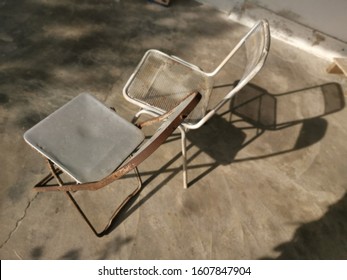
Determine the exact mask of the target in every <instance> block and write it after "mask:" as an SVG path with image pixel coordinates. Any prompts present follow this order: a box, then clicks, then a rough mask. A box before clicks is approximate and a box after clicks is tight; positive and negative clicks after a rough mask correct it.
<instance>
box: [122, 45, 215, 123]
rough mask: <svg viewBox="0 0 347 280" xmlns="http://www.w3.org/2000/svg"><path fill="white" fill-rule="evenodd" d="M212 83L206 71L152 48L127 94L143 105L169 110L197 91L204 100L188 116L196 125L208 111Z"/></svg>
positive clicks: (188, 120) (190, 121)
mask: <svg viewBox="0 0 347 280" xmlns="http://www.w3.org/2000/svg"><path fill="white" fill-rule="evenodd" d="M212 86H213V81H212V79H211V78H210V77H208V76H207V75H206V74H204V73H203V72H201V71H198V70H195V69H194V68H192V67H189V66H187V65H185V64H182V63H180V62H178V61H176V60H175V59H174V58H172V57H170V56H168V55H165V54H163V53H161V52H159V51H153V50H152V51H149V52H148V53H147V55H146V56H145V58H144V59H143V61H142V62H141V63H140V65H139V67H138V69H137V71H136V72H135V74H134V77H133V80H132V82H131V83H130V86H129V88H128V89H127V92H126V93H127V95H128V96H129V97H130V98H132V99H134V100H137V101H138V102H141V103H142V104H145V105H147V106H150V107H155V108H157V109H159V110H160V111H162V112H163V111H164V112H167V111H169V110H171V109H173V108H174V107H176V106H177V105H178V104H179V103H180V101H182V99H183V98H184V97H185V96H187V95H188V94H189V93H191V92H194V91H198V92H200V94H201V95H202V99H201V101H200V103H199V104H198V105H197V107H196V108H195V109H194V111H193V112H192V113H191V114H190V115H189V116H188V117H187V119H186V122H188V123H191V124H194V123H197V122H198V121H199V120H200V119H201V118H202V117H203V116H204V115H205V113H206V109H207V106H208V101H209V97H210V93H211V90H212Z"/></svg>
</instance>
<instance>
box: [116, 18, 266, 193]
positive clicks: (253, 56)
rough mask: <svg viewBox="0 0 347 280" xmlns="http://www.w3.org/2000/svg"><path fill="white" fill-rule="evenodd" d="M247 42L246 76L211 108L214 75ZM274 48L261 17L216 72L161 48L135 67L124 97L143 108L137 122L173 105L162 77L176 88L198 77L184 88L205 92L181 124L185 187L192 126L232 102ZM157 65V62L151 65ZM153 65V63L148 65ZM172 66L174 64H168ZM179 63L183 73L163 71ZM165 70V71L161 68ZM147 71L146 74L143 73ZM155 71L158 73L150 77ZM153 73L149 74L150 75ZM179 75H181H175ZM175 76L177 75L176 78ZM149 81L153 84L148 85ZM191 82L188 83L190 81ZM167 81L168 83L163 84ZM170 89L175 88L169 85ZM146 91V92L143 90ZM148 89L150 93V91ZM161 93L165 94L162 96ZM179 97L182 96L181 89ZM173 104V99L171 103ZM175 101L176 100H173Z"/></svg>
mask: <svg viewBox="0 0 347 280" xmlns="http://www.w3.org/2000/svg"><path fill="white" fill-rule="evenodd" d="M246 44H250V48H251V49H250V52H249V53H247V56H248V57H247V60H248V64H247V65H246V67H245V70H244V73H243V76H242V78H241V79H240V80H239V82H238V83H237V85H236V86H235V87H234V88H233V89H232V90H231V91H230V92H228V93H227V94H226V95H225V96H224V98H223V99H222V100H220V101H219V103H217V105H215V106H214V107H213V108H212V109H210V110H209V111H207V105H208V101H209V97H210V93H211V91H212V88H213V83H214V78H215V77H216V75H217V74H218V73H220V71H221V70H222V69H223V68H224V66H225V65H226V63H227V62H228V61H229V60H230V59H231V58H232V57H233V56H234V55H235V54H236V53H237V52H238V51H239V50H240V49H241V48H242V47H243V46H245V45H246ZM269 49H270V28H269V24H268V22H267V20H261V21H259V22H258V23H256V24H255V25H254V26H253V27H252V28H251V29H250V31H249V32H248V33H247V34H246V35H245V36H244V37H243V38H242V39H241V40H240V41H239V42H238V44H237V45H236V46H235V47H234V48H233V49H232V51H231V52H230V53H229V54H228V55H227V56H226V57H225V59H224V60H223V61H222V62H221V63H220V64H219V65H218V66H217V67H216V68H215V70H214V71H212V72H209V73H207V72H204V71H202V70H201V69H200V68H199V67H197V66H196V65H193V64H190V63H188V62H186V61H184V60H182V59H180V58H178V57H175V56H170V55H167V54H165V53H162V52H160V51H157V50H149V51H147V52H146V54H145V55H144V57H143V58H142V60H141V61H140V63H139V65H138V66H137V68H136V69H135V71H134V73H133V74H132V75H131V76H130V78H129V80H128V81H127V83H126V85H125V86H124V88H123V96H124V97H125V99H126V100H128V101H129V102H131V103H133V104H135V105H137V106H139V107H140V108H141V109H140V110H139V111H138V112H137V113H136V115H135V116H134V118H133V122H135V121H137V119H138V118H139V117H140V115H142V114H148V115H151V116H158V115H160V114H162V113H164V112H165V111H167V110H168V109H169V108H170V106H169V105H168V104H164V101H162V99H165V98H166V99H169V98H173V97H172V96H170V95H169V94H168V92H165V91H166V89H165V81H163V80H161V81H160V82H158V83H157V84H156V81H157V80H160V79H163V78H162V77H164V76H165V78H166V79H168V80H169V79H172V80H173V81H172V86H173V87H176V84H180V83H184V82H185V81H183V80H185V79H186V78H185V77H186V76H189V75H192V76H194V77H193V78H192V79H191V80H192V81H190V84H189V85H188V86H182V88H179V90H181V91H182V92H184V90H183V89H184V88H189V89H191V90H192V89H194V90H197V91H199V92H200V93H201V94H202V100H201V102H200V104H199V106H198V107H197V108H195V109H194V111H193V113H191V115H190V117H189V116H188V118H187V119H186V120H185V121H184V122H183V123H182V125H180V126H179V129H180V132H181V144H182V158H183V164H182V167H183V186H184V188H187V186H188V183H187V158H186V132H187V131H188V130H190V129H198V128H200V127H201V126H202V125H203V124H205V123H206V122H207V121H208V120H209V119H210V118H211V117H212V116H213V115H214V114H215V113H216V112H217V111H218V110H219V109H220V108H221V107H222V106H223V105H224V104H225V103H226V102H228V101H230V100H231V99H232V97H233V96H234V95H235V94H236V93H237V92H238V91H239V90H241V89H242V88H243V87H244V86H245V85H246V84H247V83H248V82H249V81H250V80H251V79H252V78H253V77H254V76H255V75H256V74H257V73H258V72H259V71H260V70H261V68H262V67H263V65H264V63H265V60H266V58H267V55H268V53H269ZM152 56H153V57H154V56H158V57H159V58H158V60H159V59H160V60H162V63H161V65H159V66H158V69H157V71H156V72H155V71H154V70H153V69H151V67H152V68H153V67H154V66H153V65H155V63H154V62H151V61H150V60H154V58H152ZM150 64H153V65H150ZM148 65H149V66H148ZM167 65H171V66H167ZM178 65H180V66H181V68H179V70H175V71H181V72H182V73H183V74H182V75H181V76H179V78H177V79H176V80H175V78H176V77H178V74H177V73H174V70H170V69H169V70H168V71H172V73H170V72H169V74H166V75H165V73H164V74H162V73H161V71H162V72H164V71H165V67H171V69H174V68H177V67H178ZM161 69H164V70H161ZM141 71H142V72H144V73H145V75H144V74H142V73H141ZM151 72H153V73H154V74H153V75H152V76H150V74H151ZM148 73H149V74H148ZM176 74H177V76H175V75H176ZM146 75H148V76H149V77H150V78H149V79H150V80H149V81H145V79H146ZM172 77H173V78H172ZM146 83H148V84H149V85H146ZM187 83H188V82H187ZM163 84H164V86H163ZM166 88H167V90H169V89H170V88H171V87H169V86H166ZM142 91H143V92H142ZM146 91H147V92H146ZM159 95H162V96H161V97H160V98H159ZM178 96H180V94H179V92H178ZM168 103H170V101H169V102H168ZM171 103H172V104H175V102H172V101H171Z"/></svg>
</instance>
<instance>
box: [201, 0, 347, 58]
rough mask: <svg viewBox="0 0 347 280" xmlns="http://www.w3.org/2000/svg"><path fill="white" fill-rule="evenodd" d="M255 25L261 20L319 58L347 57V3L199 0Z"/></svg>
mask: <svg viewBox="0 0 347 280" xmlns="http://www.w3.org/2000/svg"><path fill="white" fill-rule="evenodd" d="M198 1H200V2H203V3H207V4H210V5H213V6H215V7H216V8H218V9H219V10H222V11H224V12H226V13H227V14H228V15H229V18H230V19H231V20H234V21H238V22H240V23H242V24H244V25H247V26H251V25H253V24H254V22H255V21H257V20H259V19H260V18H267V19H268V20H269V22H270V26H271V33H272V35H273V36H274V37H276V38H279V39H282V40H284V41H286V42H288V43H290V44H293V45H295V46H297V47H299V48H302V49H305V50H307V51H309V52H311V53H313V54H315V55H317V56H320V57H323V58H327V59H332V58H333V57H341V56H343V57H345V56H347V31H346V29H347V16H346V12H347V0H290V1H288V0H198Z"/></svg>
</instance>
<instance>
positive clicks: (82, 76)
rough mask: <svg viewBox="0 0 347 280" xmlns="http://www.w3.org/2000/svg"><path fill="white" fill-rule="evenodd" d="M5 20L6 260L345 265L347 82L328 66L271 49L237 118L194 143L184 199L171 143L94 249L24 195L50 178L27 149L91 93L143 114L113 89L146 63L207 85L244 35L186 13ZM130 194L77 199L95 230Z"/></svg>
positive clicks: (1, 215)
mask: <svg viewBox="0 0 347 280" xmlns="http://www.w3.org/2000/svg"><path fill="white" fill-rule="evenodd" d="M0 6H1V9H0V26H1V27H0V134H1V137H0V141H1V142H0V150H1V169H0V182H1V188H0V199H1V211H0V221H1V229H0V257H1V259H346V258H347V219H346V217H347V183H346V182H347V180H346V178H347V173H346V170H347V161H346V158H347V147H346V144H345V139H347V123H346V119H347V111H346V109H345V108H344V106H345V102H344V96H345V94H344V93H346V87H347V82H346V79H345V78H344V77H343V76H339V75H331V74H327V73H326V71H325V69H326V67H327V66H328V65H329V62H328V61H325V60H322V59H319V58H317V57H314V56H311V55H310V54H308V53H305V52H302V51H300V50H298V49H295V48H293V47H290V46H287V45H286V44H285V43H283V42H279V41H276V40H272V45H271V51H270V54H269V56H268V60H267V62H266V64H265V67H264V68H263V70H262V71H261V73H260V74H259V75H258V76H256V78H254V80H252V83H251V84H250V85H248V86H247V87H246V88H245V89H244V90H243V92H242V93H243V94H242V95H239V96H238V97H237V98H236V99H235V102H234V105H235V104H236V105H240V104H245V105H243V106H239V107H237V109H235V108H234V110H233V111H234V113H233V114H231V113H230V106H229V105H228V106H226V107H225V108H223V109H222V110H221V111H220V113H219V115H217V116H215V117H214V118H213V119H211V121H210V122H209V123H208V124H207V125H205V126H204V127H203V128H201V129H199V130H196V131H191V132H190V133H189V134H188V140H189V141H188V158H189V177H190V187H189V189H187V190H184V189H183V188H182V175H181V159H180V141H179V138H178V134H177V133H175V135H174V137H172V138H170V141H168V142H167V143H165V144H164V145H163V146H162V147H160V149H159V150H158V151H157V152H156V153H155V154H154V155H153V156H152V157H150V158H149V159H148V160H146V161H145V162H144V163H143V164H142V165H140V172H141V173H142V174H143V180H144V184H145V188H144V189H143V191H142V192H141V193H140V195H139V196H138V197H137V198H136V199H135V200H134V201H133V202H132V204H131V206H130V207H128V208H127V209H126V211H124V212H123V213H122V215H121V219H120V221H119V222H118V223H117V224H115V225H114V226H113V228H112V230H111V231H110V233H109V234H108V235H106V236H104V237H102V238H96V237H95V236H94V235H93V233H92V232H91V231H90V230H89V228H88V226H87V225H86V224H85V223H84V221H83V220H82V219H81V218H80V217H79V215H78V213H77V212H76V210H75V209H74V208H73V206H72V205H71V203H70V202H69V201H68V200H67V199H66V198H65V196H64V194H62V193H43V194H36V193H35V192H33V191H32V186H33V185H34V184H35V183H36V182H37V181H38V180H39V179H40V178H41V177H42V176H43V175H45V174H46V172H47V170H46V166H45V165H44V162H43V161H42V160H41V158H40V156H39V155H38V154H37V153H35V152H34V151H33V150H32V149H31V148H30V147H29V146H28V145H27V144H26V143H25V142H24V140H23V138H22V135H23V133H24V132H25V131H26V130H27V129H29V128H30V127H32V126H33V125H34V124H36V123H37V122H38V121H40V120H41V119H43V118H44V117H46V116H47V115H49V114H50V113H51V112H53V111H54V110H56V109H57V108H59V107H60V106H61V105H62V104H64V103H66V102H67V101H69V100H70V99H72V98H73V97H74V96H76V95H78V94H79V93H80V92H85V91H87V92H90V93H92V94H93V95H94V96H96V97H97V98H98V99H100V100H101V101H103V102H104V103H105V104H107V105H108V106H113V107H115V108H116V110H117V112H118V113H119V114H120V115H122V116H124V117H125V118H127V119H129V120H130V119H131V117H132V115H133V114H134V113H135V112H136V109H137V108H136V107H135V106H133V105H130V104H129V103H127V102H126V101H125V100H124V98H123V96H122V88H123V86H124V84H125V82H126V81H127V79H128V78H129V76H130V74H131V73H132V71H133V70H134V68H135V67H136V65H137V63H138V62H139V60H140V59H141V57H142V55H143V54H144V52H145V51H146V50H147V49H149V48H155V49H160V50H162V51H165V52H168V53H170V54H175V55H177V56H179V57H182V58H183V59H186V60H188V61H190V62H192V63H196V64H198V65H199V66H201V67H202V68H203V69H206V70H212V69H213V67H214V66H215V65H216V64H218V62H219V61H221V60H222V59H223V58H224V57H225V55H226V54H227V53H228V52H229V50H230V49H231V47H232V46H234V44H235V43H236V42H237V40H239V39H240V38H241V37H242V35H243V34H244V33H245V32H247V30H248V29H247V28H245V27H243V26H241V25H239V24H238V23H235V22H231V21H229V20H228V19H227V17H226V15H225V14H223V13H221V12H218V11H216V10H214V9H213V8H212V7H209V6H206V5H202V4H200V3H197V2H194V1H186V0H184V1H183V0H176V1H174V2H173V5H172V6H171V7H170V8H164V7H161V6H159V5H155V4H151V3H148V2H147V1H135V0H131V1H129V0H127V1H112V0H104V1H93V0H83V1H82V0H79V1H77V0H76V1H67V0H59V1H55V0H28V1H19V0H11V1H2V2H1V3H0ZM243 62H244V60H242V57H240V58H237V59H236V60H235V62H233V63H232V64H231V66H230V68H231V71H228V72H227V75H223V76H222V77H221V78H220V81H218V83H217V85H218V86H219V87H216V88H215V92H214V95H213V98H212V102H213V100H214V99H218V97H219V96H220V95H221V94H222V91H226V90H228V89H229V88H230V85H231V84H232V83H233V82H234V81H235V80H237V79H238V75H239V74H240V73H241V70H242V65H243ZM245 98H246V99H247V98H250V100H252V101H251V102H246V103H243V101H245ZM256 116H260V117H258V118H256ZM246 120H247V122H246ZM134 182H135V181H134V178H133V177H132V176H128V177H127V178H126V179H124V180H121V182H120V184H119V188H118V185H117V186H113V185H112V186H110V187H108V188H106V189H104V190H102V191H100V192H94V193H90V192H77V193H76V197H77V198H78V199H79V200H80V201H81V202H82V204H83V205H84V207H85V208H86V211H87V212H88V213H89V214H90V215H91V217H92V220H93V221H94V222H95V223H96V224H97V225H98V226H102V224H103V223H105V222H106V220H107V214H108V213H109V212H110V211H112V210H113V208H114V207H115V202H116V199H114V198H113V197H118V190H119V191H122V190H123V189H124V188H126V186H128V185H131V184H133V183H134Z"/></svg>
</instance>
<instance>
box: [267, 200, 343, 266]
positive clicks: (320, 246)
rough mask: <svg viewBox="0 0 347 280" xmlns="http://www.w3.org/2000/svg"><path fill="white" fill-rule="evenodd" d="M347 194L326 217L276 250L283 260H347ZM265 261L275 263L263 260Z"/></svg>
mask: <svg viewBox="0 0 347 280" xmlns="http://www.w3.org/2000/svg"><path fill="white" fill-rule="evenodd" d="M346 217H347V193H345V195H344V196H343V197H342V198H341V199H340V200H339V201H338V202H337V203H335V204H333V205H331V206H330V207H329V208H328V211H327V212H326V213H325V215H324V216H323V217H321V218H320V219H318V220H316V221H312V222H310V223H306V224H303V225H301V226H300V227H299V228H298V229H297V230H296V232H295V234H294V236H293V238H292V240H290V241H288V242H286V243H283V244H281V245H279V246H277V247H276V248H275V251H278V252H280V255H279V256H278V257H277V258H276V259H280V260H314V259H316V260H346V259H347V220H346ZM262 259H267V260H269V259H272V258H270V257H264V258H262Z"/></svg>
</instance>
